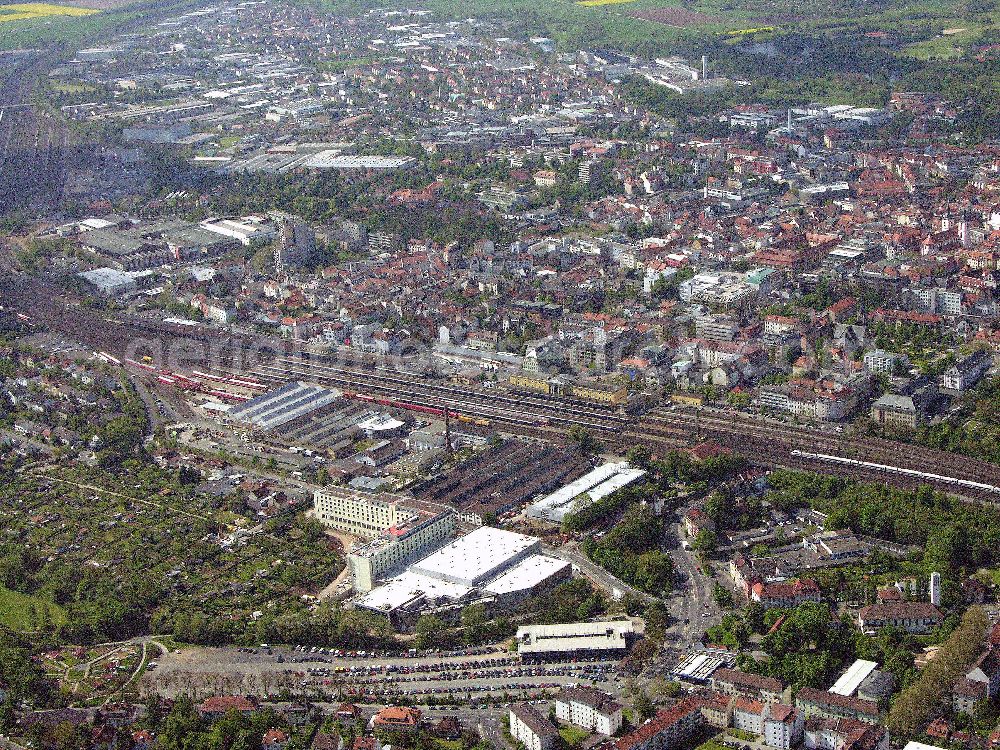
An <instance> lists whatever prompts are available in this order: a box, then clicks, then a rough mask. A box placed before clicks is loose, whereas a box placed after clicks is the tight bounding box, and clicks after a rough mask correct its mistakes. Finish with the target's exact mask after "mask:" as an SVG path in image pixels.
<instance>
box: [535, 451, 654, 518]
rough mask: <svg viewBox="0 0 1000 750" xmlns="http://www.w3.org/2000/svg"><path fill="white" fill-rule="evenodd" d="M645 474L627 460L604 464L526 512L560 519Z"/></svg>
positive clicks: (538, 502)
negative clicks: (631, 465) (632, 466)
mask: <svg viewBox="0 0 1000 750" xmlns="http://www.w3.org/2000/svg"><path fill="white" fill-rule="evenodd" d="M645 474H646V472H645V471H643V470H642V469H633V468H631V467H630V466H629V465H628V463H610V464H604V465H603V466H598V467H597V468H596V469H594V470H593V471H590V472H587V473H586V474H584V475H583V476H582V477H580V478H579V479H577V480H575V481H573V482H570V483H569V484H567V485H566V486H565V487H562V488H561V489H558V490H556V491H555V492H553V493H552V494H551V495H546V496H545V497H543V498H542V499H541V500H539V501H537V502H535V503H533V504H532V505H529V506H528V509H527V510H526V511H525V513H526V515H527V516H528V517H529V518H535V519H537V520H539V521H551V522H553V523H562V521H563V519H564V518H565V517H566V516H567V515H568V514H569V513H571V512H572V511H573V509H574V508H578V507H580V506H581V505H589V504H590V503H594V502H597V501H598V500H600V499H601V498H603V497H607V496H608V495H610V494H611V493H612V492H617V491H618V490H620V489H622V488H623V487H627V486H628V485H630V484H632V482H634V481H636V480H637V479H640V478H641V477H643V476H645Z"/></svg>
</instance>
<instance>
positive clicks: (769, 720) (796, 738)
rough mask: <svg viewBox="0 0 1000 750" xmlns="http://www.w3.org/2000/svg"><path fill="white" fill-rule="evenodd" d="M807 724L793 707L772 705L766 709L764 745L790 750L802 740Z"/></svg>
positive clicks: (779, 704)
mask: <svg viewBox="0 0 1000 750" xmlns="http://www.w3.org/2000/svg"><path fill="white" fill-rule="evenodd" d="M804 723H805V722H804V721H803V719H802V714H801V713H800V712H798V711H796V710H795V709H794V708H793V707H792V706H788V705H785V704H783V703H772V704H771V705H769V706H767V707H766V708H765V709H764V732H763V734H764V744H765V745H767V746H768V747H776V748H779V750H789V748H791V747H794V746H795V745H798V744H799V742H800V741H801V740H802V729H803V724H804Z"/></svg>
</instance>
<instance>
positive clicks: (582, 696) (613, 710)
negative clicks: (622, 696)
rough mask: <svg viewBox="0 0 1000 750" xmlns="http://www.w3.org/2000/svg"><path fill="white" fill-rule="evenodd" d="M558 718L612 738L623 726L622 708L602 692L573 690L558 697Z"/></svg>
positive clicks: (585, 689) (588, 689)
mask: <svg viewBox="0 0 1000 750" xmlns="http://www.w3.org/2000/svg"><path fill="white" fill-rule="evenodd" d="M556 718H558V719H559V720H560V721H565V722H568V723H570V724H575V725H576V726H578V727H583V728H584V729H587V730H589V731H591V732H596V733H598V734H604V735H607V736H609V737H610V736H611V735H613V734H614V733H615V732H617V731H618V729H619V728H620V727H621V725H622V706H621V704H620V703H618V701H616V700H614V699H613V698H612V697H611V696H610V695H607V694H606V693H602V692H601V691H600V690H595V689H594V688H586V687H582V688H573V689H569V690H564V691H562V692H561V693H560V694H559V695H557V696H556Z"/></svg>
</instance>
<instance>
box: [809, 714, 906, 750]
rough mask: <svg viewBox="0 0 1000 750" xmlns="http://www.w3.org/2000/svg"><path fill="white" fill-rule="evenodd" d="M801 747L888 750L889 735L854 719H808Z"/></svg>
mask: <svg viewBox="0 0 1000 750" xmlns="http://www.w3.org/2000/svg"><path fill="white" fill-rule="evenodd" d="M911 744H912V743H911ZM803 745H804V746H805V748H806V750H888V748H889V733H888V732H887V731H886V729H885V727H880V726H876V725H874V724H870V723H867V722H863V721H855V720H854V719H842V718H827V719H825V718H816V719H808V720H807V721H806V722H805V727H804V735H803Z"/></svg>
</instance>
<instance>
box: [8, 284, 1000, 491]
mask: <svg viewBox="0 0 1000 750" xmlns="http://www.w3.org/2000/svg"><path fill="white" fill-rule="evenodd" d="M5 277H6V278H3V277H0V289H2V290H3V291H4V298H5V299H6V300H10V304H11V306H12V307H14V308H15V309H21V310H23V311H24V312H25V313H26V314H28V315H31V316H32V318H33V319H36V320H37V321H38V322H41V323H43V324H44V325H47V326H49V327H51V328H53V329H55V330H58V331H61V332H62V333H64V334H66V335H67V336H69V337H71V338H74V339H76V340H79V341H81V342H82V343H84V344H86V345H87V346H88V347H89V348H91V349H97V350H104V351H108V352H112V353H115V354H118V355H121V356H122V357H125V356H133V355H134V354H135V352H134V350H130V344H131V342H132V341H133V340H135V339H142V338H147V339H149V340H151V341H153V342H154V343H158V344H160V345H161V348H162V349H163V350H176V349H185V350H186V351H187V353H188V354H189V356H188V358H187V359H188V361H189V362H190V363H192V364H194V365H196V366H199V367H202V368H205V367H215V368H217V369H220V370H221V371H223V372H227V373H229V374H244V375H245V374H252V375H254V376H256V377H258V378H260V379H262V380H265V381H266V382H268V383H272V384H274V383H278V382H284V381H286V380H289V379H307V380H313V381H315V382H319V383H323V384H327V385H332V386H336V387H338V388H342V389H344V390H354V391H358V392H361V393H366V392H371V393H373V394H378V395H383V396H397V397H400V398H405V399H406V400H408V401H410V402H412V403H415V404H418V405H421V406H428V407H432V408H440V407H442V406H447V407H449V408H452V409H455V410H456V411H459V412H462V413H467V414H469V415H470V416H477V417H483V418H486V419H491V420H495V421H496V422H497V423H498V424H500V425H503V426H505V427H506V428H507V429H508V431H510V432H512V433H515V434H523V435H525V436H529V437H536V438H543V439H552V440H561V439H565V437H566V432H567V431H568V429H569V428H570V427H571V426H573V425H580V426H583V427H585V428H586V429H588V430H589V431H591V432H592V433H594V434H595V435H596V436H597V437H599V438H600V439H601V440H602V441H604V442H605V444H606V445H608V446H609V449H611V448H612V447H613V448H615V449H622V450H624V449H625V448H627V447H629V446H631V445H647V446H649V447H650V449H651V450H652V451H653V452H654V453H656V452H661V453H662V452H663V451H665V450H669V449H672V448H676V447H678V446H681V445H687V444H690V443H691V442H692V441H694V440H697V439H700V438H710V439H712V440H715V441H717V442H719V443H720V444H722V445H724V446H726V447H728V448H732V449H734V450H737V451H739V452H741V453H743V454H744V455H747V456H748V457H749V458H750V459H751V461H753V462H754V463H757V464H760V465H762V466H769V467H787V468H799V469H808V470H810V471H818V472H823V473H833V474H839V475H844V474H847V475H850V476H853V477H857V478H859V479H866V480H873V481H880V482H891V483H892V484H894V485H898V486H901V487H913V486H916V485H917V484H919V483H920V482H919V481H915V480H914V479H913V478H912V477H907V476H903V475H895V476H894V475H892V474H890V473H887V472H885V471H875V470H871V469H865V468H863V467H850V468H845V467H844V466H836V465H834V464H831V463H829V462H824V461H818V460H811V459H807V458H803V457H801V456H800V457H795V456H793V455H792V451H793V450H796V449H799V450H802V449H807V450H808V451H809V452H815V453H822V454H829V455H834V456H839V457H842V458H853V459H859V460H864V461H868V462H874V463H878V464H885V465H887V466H890V467H897V468H902V469H918V470H921V471H925V472H931V473H936V474H940V475H943V476H946V477H952V478H956V479H965V480H972V481H977V482H982V483H985V484H992V485H997V484H1000V480H998V479H1000V468H998V467H996V466H994V465H993V464H989V463H986V462H984V461H978V460H975V459H971V458H968V457H965V456H960V455H957V454H952V453H947V452H944V451H937V450H934V449H930V448H923V447H919V446H911V445H905V444H902V443H895V442H893V441H890V440H884V439H875V438H871V439H869V438H864V439H860V438H856V437H852V436H833V435H829V434H827V433H823V432H819V431H813V430H808V429H806V428H802V427H795V426H790V425H786V424H776V423H773V422H768V421H763V420H760V419H756V418H754V417H750V416H747V415H738V414H733V415H722V416H720V415H714V414H711V413H708V414H706V413H700V414H695V413H691V412H686V411H683V410H654V411H653V412H651V413H649V414H647V415H646V416H645V417H643V418H642V419H641V420H640V421H639V422H638V423H636V422H634V421H630V420H628V419H627V418H625V417H623V416H622V415H621V414H618V413H616V412H615V411H613V410H611V409H607V408H602V407H597V406H587V405H581V404H576V403H572V402H564V401H556V400H553V399H549V398H546V397H543V396H540V395H532V394H525V395H522V394H511V393H507V392H505V391H500V390H497V391H487V390H485V389H476V388H466V387H461V386H456V385H451V384H442V383H436V382H432V381H428V380H427V379H426V378H422V377H420V376H418V375H413V374H409V373H405V372H396V371H391V370H379V369H376V370H374V371H373V370H365V369H357V368H353V367H346V366H334V365H328V364H317V363H316V362H313V361H311V360H305V359H304V358H301V357H295V356H288V355H286V354H285V353H284V351H283V349H284V346H283V344H282V343H281V342H273V341H271V342H267V341H266V340H254V339H250V338H248V337H241V336H235V335H227V334H222V335H216V336H214V337H213V335H212V332H211V331H197V332H187V331H180V330H174V329H171V328H169V327H167V326H163V325H161V324H151V323H148V322H146V321H136V320H129V319H121V318H116V319H109V318H104V317H101V316H100V315H97V314H95V313H94V312H93V311H89V310H86V309H84V308H80V307H78V306H75V305H73V304H72V303H70V304H68V305H67V304H66V303H65V302H63V298H62V294H63V290H62V289H60V288H59V287H58V286H56V285H55V284H48V283H46V282H41V281H39V280H37V279H31V278H29V277H25V276H22V275H18V274H7V275H5ZM248 352H250V353H249V354H248ZM154 357H155V353H154ZM172 366H176V365H172ZM539 420H547V424H538V421H539ZM929 483H930V484H932V485H933V486H935V487H938V488H940V489H947V490H949V491H954V487H950V486H948V484H947V483H946V482H933V481H932V482H929ZM966 494H967V495H968V493H966ZM972 496H976V495H975V493H972ZM992 499H994V500H995V499H996V497H995V496H994V497H993V498H992Z"/></svg>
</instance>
